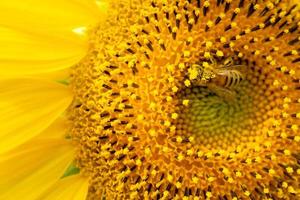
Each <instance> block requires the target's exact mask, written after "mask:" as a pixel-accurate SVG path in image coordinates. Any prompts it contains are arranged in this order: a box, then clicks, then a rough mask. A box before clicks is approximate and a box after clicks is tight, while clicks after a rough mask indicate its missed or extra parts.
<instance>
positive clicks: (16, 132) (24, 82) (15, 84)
mask: <svg viewBox="0 0 300 200" xmlns="http://www.w3.org/2000/svg"><path fill="white" fill-rule="evenodd" d="M71 101H72V95H71V92H70V91H69V89H68V88H67V87H66V86H64V85H62V84H59V83H54V82H53V83H52V82H46V81H41V80H35V79H13V80H1V81H0V153H1V152H5V151H8V150H10V149H13V148H15V147H16V146H18V145H20V144H22V143H24V142H26V141H27V140H29V139H30V138H33V137H34V136H36V135H37V134H39V133H41V132H42V131H43V130H45V129H46V128H47V127H48V126H49V125H50V124H51V123H52V122H53V121H55V119H57V118H58V117H59V116H60V115H61V114H62V113H63V112H64V111H65V109H66V108H67V107H68V106H69V104H70V102H71Z"/></svg>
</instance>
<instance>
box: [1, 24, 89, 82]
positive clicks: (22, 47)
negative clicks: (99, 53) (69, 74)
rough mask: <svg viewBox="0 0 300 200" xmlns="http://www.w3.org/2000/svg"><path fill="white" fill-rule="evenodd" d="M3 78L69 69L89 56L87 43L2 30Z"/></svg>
mask: <svg viewBox="0 0 300 200" xmlns="http://www.w3.org/2000/svg"><path fill="white" fill-rule="evenodd" d="M0 43H1V46H0V77H14V76H21V75H30V74H37V73H49V72H52V71H57V70H62V69H65V68H69V67H71V66H72V65H74V64H76V63H78V62H79V61H80V59H82V57H83V56H84V55H85V54H86V47H87V46H86V45H87V44H86V43H85V42H84V41H80V40H71V39H64V38H58V37H50V36H42V35H37V34H29V33H24V32H20V31H16V30H12V29H7V28H1V27H0Z"/></svg>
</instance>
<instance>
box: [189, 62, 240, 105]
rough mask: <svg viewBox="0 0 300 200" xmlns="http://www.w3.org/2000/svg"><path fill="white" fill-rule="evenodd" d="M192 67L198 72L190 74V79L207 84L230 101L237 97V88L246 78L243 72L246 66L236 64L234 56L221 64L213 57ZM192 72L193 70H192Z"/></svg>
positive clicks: (198, 83) (203, 84)
mask: <svg viewBox="0 0 300 200" xmlns="http://www.w3.org/2000/svg"><path fill="white" fill-rule="evenodd" d="M191 69H193V70H194V72H196V71H195V70H197V73H190V75H189V76H190V77H189V78H190V79H194V80H195V81H194V82H195V83H196V85H199V86H206V87H207V88H208V89H210V90H211V91H213V92H215V93H216V94H217V95H218V96H220V97H223V98H224V99H225V100H229V101H232V100H234V99H235V96H236V92H235V89H236V88H237V87H238V86H239V85H240V83H241V82H242V81H243V80H244V79H245V77H244V74H243V73H242V71H244V69H245V66H244V65H237V64H235V63H234V61H233V59H232V58H227V59H225V60H224V61H223V63H221V64H220V63H218V62H217V61H216V60H215V59H214V58H211V60H210V62H203V63H202V64H201V65H200V64H196V65H193V66H192V68H191ZM190 72H193V71H192V70H190ZM193 74H194V75H193ZM191 75H192V76H191ZM196 75H197V76H196Z"/></svg>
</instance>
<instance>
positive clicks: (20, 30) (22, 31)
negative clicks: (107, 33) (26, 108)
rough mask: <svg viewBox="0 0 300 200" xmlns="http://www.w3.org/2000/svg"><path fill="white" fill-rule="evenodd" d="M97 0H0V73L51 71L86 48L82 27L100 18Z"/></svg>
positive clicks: (101, 9)
mask: <svg viewBox="0 0 300 200" xmlns="http://www.w3.org/2000/svg"><path fill="white" fill-rule="evenodd" d="M105 5H106V4H105V3H103V2H101V3H99V0H98V1H96V0H84V1H83V0H42V1H41V0H26V1H22V0H21V1H20V0H1V1H0V43H1V46H0V77H3V76H4V77H12V76H21V75H28V74H36V73H44V72H52V71H56V70H61V69H65V68H67V67H70V66H72V65H74V64H76V63H78V61H79V60H80V59H81V58H82V57H83V56H84V55H85V53H86V50H87V45H88V44H87V41H86V37H82V35H86V34H84V33H85V32H84V30H87V29H88V27H90V25H95V24H96V23H98V22H99V21H100V20H103V18H104V15H105V14H104V13H105V11H106V9H105Z"/></svg>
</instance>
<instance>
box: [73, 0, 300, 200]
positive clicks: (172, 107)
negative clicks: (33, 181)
mask: <svg viewBox="0 0 300 200" xmlns="http://www.w3.org/2000/svg"><path fill="white" fill-rule="evenodd" d="M108 9H109V12H108V13H109V14H108V18H107V20H106V21H105V22H103V20H100V19H99V21H101V23H99V24H98V25H97V26H96V27H86V28H85V29H84V34H85V35H88V39H89V48H88V53H87V55H86V56H85V58H83V59H82V60H81V61H80V63H78V64H76V65H75V66H73V68H72V72H71V75H70V77H71V82H70V86H71V87H72V89H73V93H74V96H75V97H74V100H73V104H72V105H71V107H70V108H69V110H68V115H69V119H70V123H71V125H72V127H71V129H70V137H71V138H72V139H73V141H74V144H75V145H76V147H77V151H76V152H77V154H76V160H75V163H76V165H77V166H78V168H79V169H80V170H81V172H82V173H84V174H85V175H86V176H87V177H89V180H90V182H89V184H90V185H89V194H88V199H91V200H94V199H95V200H96V199H195V200H196V199H199V200H202V199H235V200H238V199H280V198H282V199H299V198H300V196H299V195H300V194H299V192H300V191H299V182H300V171H299V170H300V145H299V142H300V133H299V125H300V119H299V118H300V114H299V113H300V110H299V109H300V81H299V80H300V71H299V70H300V69H299V64H300V56H299V49H300V36H299V33H300V23H299V22H300V21H299V19H300V15H299V8H298V7H297V5H293V4H292V3H291V2H290V1H288V0H282V1H278V0H269V1H262V0H253V1H252V0H236V1H233V0H214V1H212V0H210V1H198V0H145V1H140V0H122V1H113V2H111V3H110V5H109V6H108ZM79 33H81V30H80V31H79Z"/></svg>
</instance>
